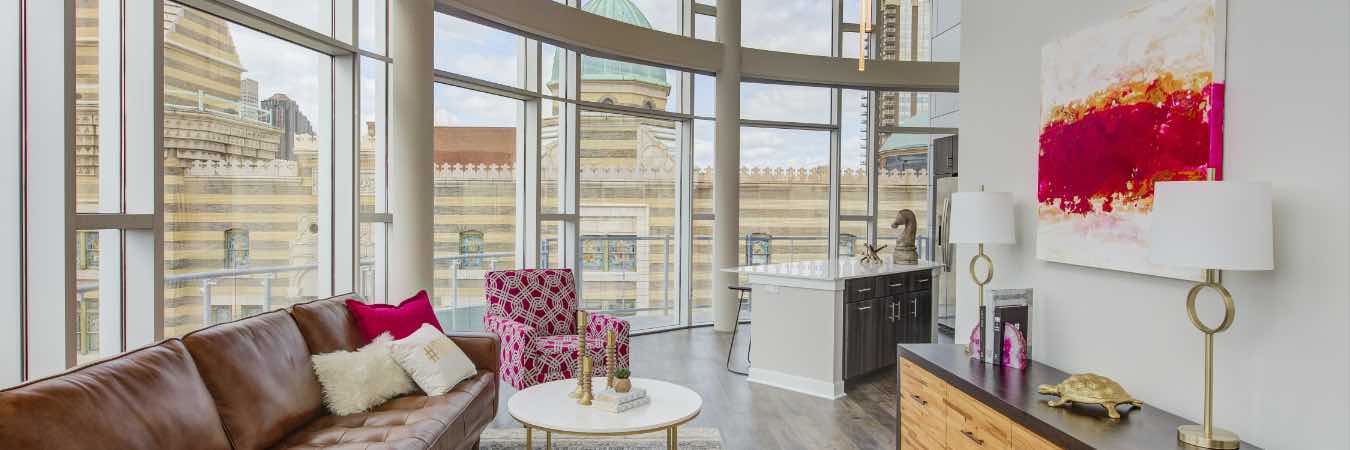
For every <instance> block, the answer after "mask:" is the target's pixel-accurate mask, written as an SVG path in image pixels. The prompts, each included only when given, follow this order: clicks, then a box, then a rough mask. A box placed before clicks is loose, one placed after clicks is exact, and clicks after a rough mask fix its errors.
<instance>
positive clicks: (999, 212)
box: [951, 192, 1017, 244]
mask: <svg viewBox="0 0 1350 450" xmlns="http://www.w3.org/2000/svg"><path fill="white" fill-rule="evenodd" d="M951 206H952V234H951V242H952V243H953V244H1014V243H1017V236H1016V235H1015V233H1014V232H1013V199H1012V194H1011V193H1008V192H956V193H953V194H952V205H951Z"/></svg>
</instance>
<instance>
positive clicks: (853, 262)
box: [722, 258, 942, 289]
mask: <svg viewBox="0 0 1350 450" xmlns="http://www.w3.org/2000/svg"><path fill="white" fill-rule="evenodd" d="M938 267H942V265H941V264H938V263H934V262H932V261H922V260H921V261H919V262H918V263H917V264H894V263H891V262H890V261H885V262H882V263H881V264H863V263H860V262H858V260H857V259H855V258H850V259H840V260H839V261H838V262H837V263H835V264H830V262H829V261H827V260H817V261H797V262H788V263H777V264H762V265H757V266H741V267H733V268H729V269H722V271H723V272H733V273H742V274H746V275H749V276H750V277H751V283H755V282H759V281H762V280H765V279H773V278H785V279H797V280H804V281H826V282H835V283H839V284H840V287H839V288H840V289H842V288H843V287H842V281H843V280H847V279H851V278H864V277H874V276H878V275H889V274H893V273H905V272H916V271H920V270H932V269H935V268H938Z"/></svg>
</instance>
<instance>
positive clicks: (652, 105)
mask: <svg viewBox="0 0 1350 450" xmlns="http://www.w3.org/2000/svg"><path fill="white" fill-rule="evenodd" d="M642 107H643V108H647V109H656V103H655V102H652V101H651V100H647V101H645V102H642Z"/></svg>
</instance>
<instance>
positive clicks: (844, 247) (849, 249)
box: [839, 233, 858, 257]
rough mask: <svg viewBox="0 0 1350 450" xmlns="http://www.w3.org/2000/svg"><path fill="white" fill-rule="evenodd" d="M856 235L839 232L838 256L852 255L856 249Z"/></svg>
mask: <svg viewBox="0 0 1350 450" xmlns="http://www.w3.org/2000/svg"><path fill="white" fill-rule="evenodd" d="M857 241H858V237H857V236H854V235H852V234H849V233H840V234H839V256H847V257H852V256H853V255H854V251H855V250H856V243H857Z"/></svg>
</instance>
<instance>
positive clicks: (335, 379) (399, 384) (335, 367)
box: [311, 333, 417, 416]
mask: <svg viewBox="0 0 1350 450" xmlns="http://www.w3.org/2000/svg"><path fill="white" fill-rule="evenodd" d="M393 343H394V337H393V336H390V335H389V333H384V334H381V335H379V336H378V337H376V338H375V340H373V341H371V342H370V344H366V346H365V347H361V348H360V349H358V350H357V351H354V352H347V351H340V352H333V353H324V354H322V355H314V356H313V357H312V358H311V359H312V361H313V362H314V373H315V374H316V375H318V376H319V384H320V385H323V403H324V404H325V405H328V409H329V410H330V411H333V414H337V415H339V416H345V415H348V414H356V413H359V412H362V411H365V410H368V409H370V408H372V407H375V406H377V405H379V404H381V403H384V402H385V401H387V400H389V399H391V398H394V397H397V396H400V395H403V394H407V393H409V392H413V391H414V390H416V388H417V387H416V386H415V385H413V381H412V379H411V378H408V374H407V373H404V372H403V368H402V367H399V365H398V362H397V361H395V360H394V358H393V355H392V354H391V353H390V350H391V346H392V345H393Z"/></svg>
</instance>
